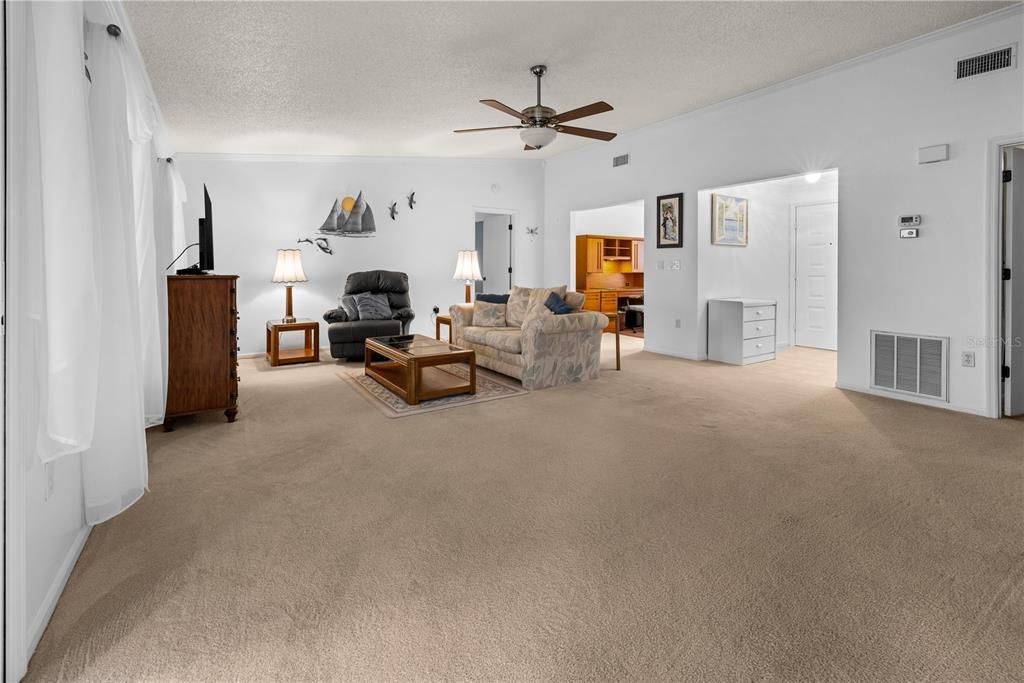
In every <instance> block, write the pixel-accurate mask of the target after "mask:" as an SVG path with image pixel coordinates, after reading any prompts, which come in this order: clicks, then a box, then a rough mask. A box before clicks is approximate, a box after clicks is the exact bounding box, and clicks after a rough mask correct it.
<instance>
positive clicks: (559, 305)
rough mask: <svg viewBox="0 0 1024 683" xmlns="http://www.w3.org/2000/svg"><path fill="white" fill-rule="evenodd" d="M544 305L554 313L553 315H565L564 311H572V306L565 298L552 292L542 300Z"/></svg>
mask: <svg viewBox="0 0 1024 683" xmlns="http://www.w3.org/2000/svg"><path fill="white" fill-rule="evenodd" d="M544 305H545V306H547V307H548V309H549V310H550V311H551V312H552V313H554V314H555V315H565V314H566V313H572V306H570V305H569V304H567V303H566V302H565V299H563V298H562V297H560V296H558V295H557V294H555V293H554V292H551V293H550V294H548V298H547V300H546V301H544Z"/></svg>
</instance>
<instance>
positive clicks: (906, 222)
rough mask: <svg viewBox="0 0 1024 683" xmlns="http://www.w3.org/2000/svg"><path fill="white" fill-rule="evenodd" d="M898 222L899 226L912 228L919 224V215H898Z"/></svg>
mask: <svg viewBox="0 0 1024 683" xmlns="http://www.w3.org/2000/svg"><path fill="white" fill-rule="evenodd" d="M899 223H900V227H901V228H912V227H914V226H917V225H921V216H920V215H915V216H900V220H899Z"/></svg>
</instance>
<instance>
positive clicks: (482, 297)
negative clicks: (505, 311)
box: [476, 294, 508, 304]
mask: <svg viewBox="0 0 1024 683" xmlns="http://www.w3.org/2000/svg"><path fill="white" fill-rule="evenodd" d="M476 300H477V301H484V302H486V303H489V304H507V303H508V294H477V295H476Z"/></svg>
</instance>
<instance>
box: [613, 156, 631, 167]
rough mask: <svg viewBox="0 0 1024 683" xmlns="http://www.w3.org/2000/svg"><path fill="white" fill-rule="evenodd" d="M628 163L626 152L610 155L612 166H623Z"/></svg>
mask: <svg viewBox="0 0 1024 683" xmlns="http://www.w3.org/2000/svg"><path fill="white" fill-rule="evenodd" d="M628 163H629V155H628V154H620V155H619V156H617V157H612V168H617V167H619V166H625V165H626V164H628Z"/></svg>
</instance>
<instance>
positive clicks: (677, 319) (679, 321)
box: [676, 318, 683, 327]
mask: <svg viewBox="0 0 1024 683" xmlns="http://www.w3.org/2000/svg"><path fill="white" fill-rule="evenodd" d="M682 326H683V321H682V320H680V319H679V318H676V327H682Z"/></svg>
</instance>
